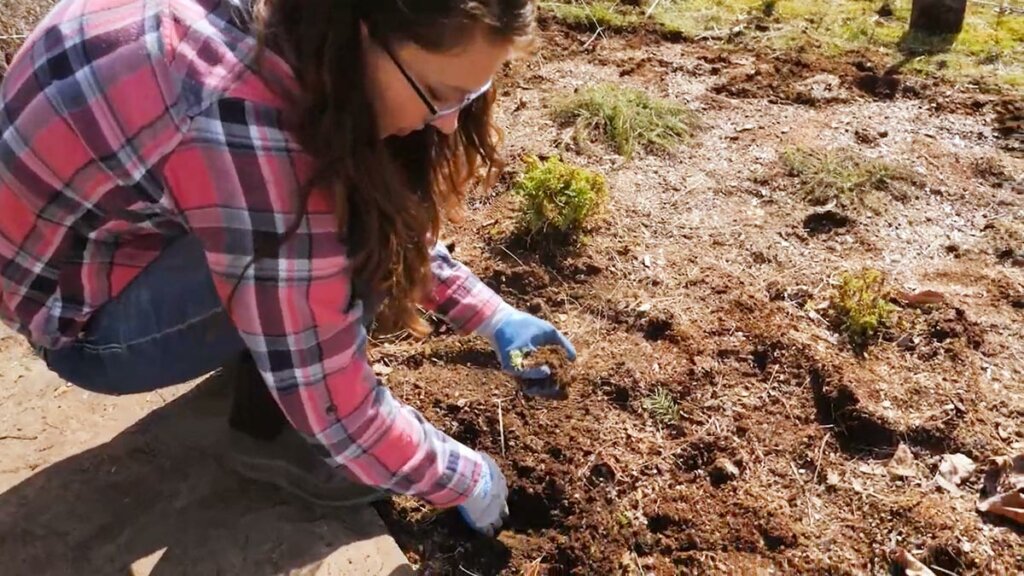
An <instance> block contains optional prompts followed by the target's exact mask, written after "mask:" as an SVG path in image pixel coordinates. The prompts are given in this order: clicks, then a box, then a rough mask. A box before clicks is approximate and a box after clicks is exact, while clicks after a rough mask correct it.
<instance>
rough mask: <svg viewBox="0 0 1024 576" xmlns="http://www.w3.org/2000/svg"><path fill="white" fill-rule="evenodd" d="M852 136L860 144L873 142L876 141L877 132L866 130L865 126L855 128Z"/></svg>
mask: <svg viewBox="0 0 1024 576" xmlns="http://www.w3.org/2000/svg"><path fill="white" fill-rule="evenodd" d="M853 137H854V138H856V139H857V142H860V143H861V144H874V143H876V142H878V140H879V136H878V132H877V131H875V130H868V129H866V128H857V129H856V130H854V132H853Z"/></svg>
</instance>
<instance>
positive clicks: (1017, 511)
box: [978, 490, 1024, 524]
mask: <svg viewBox="0 0 1024 576" xmlns="http://www.w3.org/2000/svg"><path fill="white" fill-rule="evenodd" d="M978 511H980V512H988V513H990V514H996V515H999V516H1003V517H1004V518H1009V519H1010V520H1013V521H1014V522H1017V523H1019V524H1024V495H1021V493H1020V490H1014V491H1013V492H1004V493H1002V494H997V495H995V496H993V497H991V498H989V499H988V500H982V501H981V502H979V503H978Z"/></svg>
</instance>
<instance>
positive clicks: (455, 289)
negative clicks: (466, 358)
mask: <svg viewBox="0 0 1024 576" xmlns="http://www.w3.org/2000/svg"><path fill="white" fill-rule="evenodd" d="M430 270H431V272H433V280H434V284H433V286H432V288H431V290H430V293H429V297H428V298H427V301H426V302H424V304H423V305H424V307H425V308H427V309H428V310H430V311H431V312H434V313H436V314H438V315H440V316H441V317H442V318H444V319H445V321H446V322H448V324H449V325H451V327H452V328H453V329H455V331H457V332H459V333H461V334H470V333H472V332H475V331H476V330H477V329H478V328H480V326H482V325H483V324H484V323H485V322H486V321H487V320H489V319H490V318H491V317H492V316H494V314H496V313H497V312H498V310H499V309H501V308H502V305H503V304H504V301H503V300H502V299H501V297H500V296H498V294H497V293H495V292H494V290H491V289H490V288H489V287H488V286H487V285H486V284H484V283H483V282H482V281H481V280H480V279H479V278H477V276H476V275H475V274H473V272H471V271H470V270H469V268H468V267H466V265H465V264H463V263H461V262H459V261H458V260H456V259H454V258H452V255H451V253H450V252H448V249H447V248H445V246H444V244H442V243H440V242H438V243H437V244H436V245H435V246H434V248H433V249H432V250H431V253H430Z"/></svg>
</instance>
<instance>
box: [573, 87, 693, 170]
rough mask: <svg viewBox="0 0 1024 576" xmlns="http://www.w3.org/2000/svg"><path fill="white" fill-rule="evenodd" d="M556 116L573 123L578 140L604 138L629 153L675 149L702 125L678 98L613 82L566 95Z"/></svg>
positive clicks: (625, 154) (586, 140)
mask: <svg viewBox="0 0 1024 576" xmlns="http://www.w3.org/2000/svg"><path fill="white" fill-rule="evenodd" d="M554 117H555V119H556V120H557V121H559V122H563V123H572V124H573V125H574V127H575V128H574V133H575V137H576V141H577V142H578V143H579V144H584V145H589V144H591V143H593V142H594V141H595V140H603V141H604V142H606V143H608V144H609V145H610V146H611V147H612V148H613V149H614V150H615V151H616V152H617V153H618V154H620V155H622V156H626V157H629V156H632V155H633V152H634V151H635V150H636V149H637V148H640V149H643V150H654V151H664V152H671V151H673V150H675V149H676V148H678V147H679V146H680V145H681V144H683V143H684V142H686V141H687V140H689V139H690V137H691V136H692V135H693V133H694V132H695V131H696V130H697V129H698V127H699V125H700V122H699V121H698V119H697V114H696V113H695V112H694V111H693V110H690V109H689V108H687V107H685V106H683V105H682V104H680V103H678V102H675V101H672V100H666V99H662V98H655V97H653V96H651V95H650V94H648V93H647V92H645V91H643V90H639V89H636V88H628V87H625V86H616V85H614V84H599V85H596V86H590V87H587V88H583V89H581V90H578V91H577V92H576V93H575V94H573V95H572V96H568V97H566V98H563V99H561V101H559V102H556V104H555V107H554Z"/></svg>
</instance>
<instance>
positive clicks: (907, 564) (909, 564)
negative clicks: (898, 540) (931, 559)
mask: <svg viewBox="0 0 1024 576" xmlns="http://www.w3.org/2000/svg"><path fill="white" fill-rule="evenodd" d="M889 560H890V561H892V563H893V564H895V565H897V566H899V567H900V568H903V571H904V572H905V573H906V575H907V576H935V572H932V571H931V569H930V568H928V567H927V566H925V565H924V564H921V562H919V561H918V560H917V558H914V557H913V556H911V555H910V552H907V551H906V550H904V549H903V548H894V549H892V550H890V551H889Z"/></svg>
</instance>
